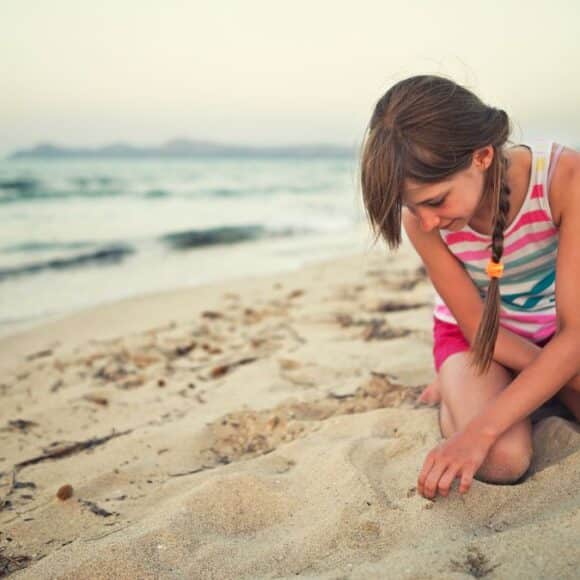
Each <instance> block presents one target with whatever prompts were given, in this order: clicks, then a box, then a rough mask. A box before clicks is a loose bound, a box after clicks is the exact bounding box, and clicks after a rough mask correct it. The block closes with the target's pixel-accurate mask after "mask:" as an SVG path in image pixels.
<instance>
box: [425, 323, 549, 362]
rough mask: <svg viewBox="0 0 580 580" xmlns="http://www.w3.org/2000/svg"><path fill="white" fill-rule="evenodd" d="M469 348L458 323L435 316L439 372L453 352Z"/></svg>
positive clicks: (435, 357) (436, 354) (434, 354)
mask: <svg viewBox="0 0 580 580" xmlns="http://www.w3.org/2000/svg"><path fill="white" fill-rule="evenodd" d="M552 336H554V335H551V336H548V338H545V339H544V340H542V341H540V342H538V346H544V345H545V344H547V343H548V342H549V341H550V339H551V338H552ZM468 350H469V343H468V342H467V340H466V338H465V336H463V333H462V332H461V330H460V328H459V326H457V324H452V323H450V322H443V321H442V320H439V319H438V318H435V317H433V359H434V361H435V370H436V371H437V372H439V369H440V368H441V365H442V364H443V363H444V362H445V361H446V360H447V358H448V357H450V356H451V355H452V354H455V353H457V352H465V351H468Z"/></svg>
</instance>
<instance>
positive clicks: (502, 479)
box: [476, 437, 533, 483]
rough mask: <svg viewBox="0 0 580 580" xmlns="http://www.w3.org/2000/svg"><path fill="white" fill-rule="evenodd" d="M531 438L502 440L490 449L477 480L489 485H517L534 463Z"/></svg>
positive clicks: (504, 438) (477, 474)
mask: <svg viewBox="0 0 580 580" xmlns="http://www.w3.org/2000/svg"><path fill="white" fill-rule="evenodd" d="M532 453H533V449H532V444H531V437H530V438H529V440H528V438H522V437H520V438H517V439H516V438H515V437H511V438H506V437H503V438H500V439H498V441H497V442H496V443H495V445H494V446H493V447H492V448H491V449H490V452H489V454H488V456H487V457H486V459H485V461H484V463H483V465H482V466H481V467H480V469H479V471H478V472H477V473H476V478H477V479H481V480H482V481H485V482H487V483H515V482H517V481H518V480H519V479H521V478H522V476H523V475H524V474H525V473H526V472H527V471H528V469H529V467H530V464H531V462H532Z"/></svg>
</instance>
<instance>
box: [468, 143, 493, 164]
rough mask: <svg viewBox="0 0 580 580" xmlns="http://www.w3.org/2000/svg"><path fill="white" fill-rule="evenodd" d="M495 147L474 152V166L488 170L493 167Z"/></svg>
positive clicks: (489, 146) (490, 146) (491, 146)
mask: <svg viewBox="0 0 580 580" xmlns="http://www.w3.org/2000/svg"><path fill="white" fill-rule="evenodd" d="M493 155H494V150H493V145H487V146H486V147H481V148H480V149H476V150H475V151H474V152H473V164H474V165H475V167H477V168H478V169H482V170H486V169H488V168H489V166H490V165H491V162H492V161H493Z"/></svg>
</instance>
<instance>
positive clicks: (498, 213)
mask: <svg viewBox="0 0 580 580" xmlns="http://www.w3.org/2000/svg"><path fill="white" fill-rule="evenodd" d="M510 133H511V123H510V119H509V117H508V115H507V113H506V112H505V111H503V110H501V109H496V108H494V107H490V106H488V105H486V104H484V103H483V102H482V101H481V100H480V99H479V98H478V97H477V96H476V95H474V94H473V93H472V92H471V91H469V90H468V89H466V88H465V87H463V86H461V85H459V84H457V83H456V82H454V81H452V80H450V79H448V78H445V77H442V76H437V75H419V76H413V77H410V78H407V79H404V80H402V81H400V82H398V83H396V84H395V85H394V86H392V87H391V88H390V89H389V90H388V91H387V92H386V93H385V94H384V95H383V97H381V99H380V100H379V101H378V103H377V104H376V106H375V109H374V112H373V114H372V117H371V120H370V123H369V126H368V129H367V132H366V135H365V140H364V142H363V146H362V152H361V167H360V169H361V176H360V178H361V186H362V194H363V200H364V206H365V211H366V214H367V217H368V219H369V223H370V225H371V227H372V230H373V232H374V233H375V241H376V239H378V238H379V237H383V238H384V239H385V241H386V242H387V244H388V245H389V247H390V248H391V249H394V248H397V247H398V246H399V244H400V243H401V214H402V207H403V203H402V194H403V191H404V182H405V180H406V179H410V180H413V181H416V182H419V183H424V184H428V183H438V182H440V181H443V180H445V179H447V178H449V177H451V176H452V175H454V174H455V173H458V172H459V171H462V170H464V169H467V168H468V167H470V165H471V162H472V159H473V153H474V152H475V151H476V150H477V149H481V148H483V147H487V146H488V145H492V146H493V149H494V155H493V159H492V162H491V165H490V166H489V168H488V169H487V171H486V175H485V179H484V193H483V195H484V196H486V198H487V199H490V200H491V207H492V208H494V212H493V218H492V219H493V224H494V227H493V234H492V243H491V259H492V260H493V261H494V262H499V261H500V260H501V257H502V254H503V237H504V229H505V226H506V223H507V219H508V213H509V208H510V204H509V196H510V189H509V187H508V185H507V179H506V176H507V167H508V162H507V158H506V157H505V155H504V153H503V148H504V146H505V144H506V143H507V142H508V138H509V135H510ZM499 301H500V295H499V280H498V279H497V278H492V279H491V281H490V284H489V288H488V291H487V297H486V300H485V307H484V311H483V316H482V319H481V322H480V325H479V328H478V330H477V334H476V336H475V339H474V341H473V344H472V346H471V349H472V353H473V364H474V365H475V367H476V370H477V372H478V373H484V372H486V371H487V370H488V369H489V366H490V365H491V361H492V359H493V351H494V348H495V341H496V338H497V333H498V328H499Z"/></svg>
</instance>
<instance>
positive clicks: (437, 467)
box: [423, 461, 447, 499]
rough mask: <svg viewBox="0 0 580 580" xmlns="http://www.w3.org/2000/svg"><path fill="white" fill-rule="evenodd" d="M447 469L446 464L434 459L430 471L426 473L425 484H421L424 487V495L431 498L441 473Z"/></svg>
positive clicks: (433, 495) (435, 493) (435, 490)
mask: <svg viewBox="0 0 580 580" xmlns="http://www.w3.org/2000/svg"><path fill="white" fill-rule="evenodd" d="M446 469H447V464H445V463H443V462H442V461H436V462H435V464H434V465H433V467H432V468H431V471H430V472H429V474H428V475H427V478H426V480H425V485H424V486H423V489H424V492H425V493H424V494H423V495H424V496H425V497H428V498H429V499H433V498H434V497H435V496H436V495H437V486H438V484H439V480H440V479H441V476H442V475H443V472H444V471H445V470H446Z"/></svg>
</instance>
